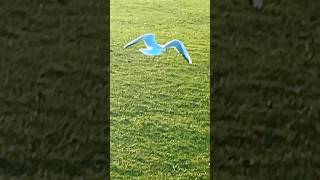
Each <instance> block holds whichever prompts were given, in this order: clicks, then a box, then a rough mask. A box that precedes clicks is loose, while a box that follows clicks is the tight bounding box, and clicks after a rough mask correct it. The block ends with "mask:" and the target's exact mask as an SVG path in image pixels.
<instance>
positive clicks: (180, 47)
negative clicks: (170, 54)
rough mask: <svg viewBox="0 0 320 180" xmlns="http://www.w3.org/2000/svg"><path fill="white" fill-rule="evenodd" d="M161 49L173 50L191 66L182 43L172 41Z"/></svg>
mask: <svg viewBox="0 0 320 180" xmlns="http://www.w3.org/2000/svg"><path fill="white" fill-rule="evenodd" d="M163 48H165V49H167V48H175V49H176V50H177V51H178V52H179V53H180V54H181V55H182V56H183V58H184V59H185V60H186V61H187V62H188V63H189V64H192V60H191V58H190V56H189V54H188V51H187V49H186V47H185V46H184V45H183V43H182V42H181V41H179V40H172V41H170V42H168V43H166V44H165V45H164V46H163Z"/></svg>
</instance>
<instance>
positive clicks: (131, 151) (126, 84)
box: [110, 0, 210, 179]
mask: <svg viewBox="0 0 320 180" xmlns="http://www.w3.org/2000/svg"><path fill="white" fill-rule="evenodd" d="M110 15H111V27H110V28H111V30H110V31H111V95H110V96H111V97H110V98H111V99H110V101H111V104H110V106H111V177H112V179H138V178H139V179H208V177H209V95H210V94H209V93H210V92H209V53H210V51H209V48H210V47H209V32H210V29H209V28H210V26H209V1H207V0H203V1H201V2H192V1H187V0H178V1H171V0H165V1H155V0H150V1H140V0H134V1H124V0H120V1H111V12H110ZM151 32H152V33H155V34H156V38H157V41H158V42H159V43H163V44H164V43H166V42H168V41H169V40H172V39H179V40H181V41H183V42H184V44H185V45H186V47H187V49H188V51H189V54H190V56H191V58H192V59H193V62H194V63H193V64H192V65H189V64H188V63H186V62H185V61H184V60H183V58H182V57H181V56H177V57H176V51H175V50H174V49H172V50H169V51H168V52H167V53H165V54H163V55H162V56H159V57H156V59H155V60H154V61H153V60H152V58H151V57H147V56H145V55H143V54H141V53H140V52H139V50H138V49H139V48H141V47H144V45H143V43H141V44H140V45H138V46H136V47H134V48H132V49H125V50H124V49H123V46H124V45H125V44H126V43H128V42H129V41H131V40H132V39H134V38H136V37H138V36H140V35H142V34H144V33H151Z"/></svg>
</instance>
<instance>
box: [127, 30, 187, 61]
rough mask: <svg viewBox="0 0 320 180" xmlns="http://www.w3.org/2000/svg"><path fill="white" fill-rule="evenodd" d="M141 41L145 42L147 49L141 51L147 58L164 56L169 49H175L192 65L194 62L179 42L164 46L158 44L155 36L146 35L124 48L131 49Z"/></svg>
mask: <svg viewBox="0 0 320 180" xmlns="http://www.w3.org/2000/svg"><path fill="white" fill-rule="evenodd" d="M140 41H143V42H144V44H145V45H146V47H147V48H142V49H139V50H140V51H141V52H142V53H143V54H145V55H147V56H157V55H161V54H163V53H164V52H165V51H166V50H167V49H168V48H174V49H176V51H177V52H178V53H179V54H180V55H181V56H182V57H183V58H184V59H185V60H186V61H187V62H188V63H189V64H192V60H191V58H190V56H189V54H188V51H187V49H186V47H185V46H184V45H183V43H182V42H181V41H179V40H176V39H174V40H172V41H169V42H168V43H166V44H164V45H162V44H158V43H157V41H156V38H155V35H154V34H151V33H150V34H144V35H142V36H140V37H138V38H137V39H134V40H132V41H131V42H129V43H128V44H126V45H125V46H124V48H129V47H131V46H133V45H135V44H137V43H139V42H140Z"/></svg>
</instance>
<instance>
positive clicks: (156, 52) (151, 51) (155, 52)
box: [139, 47, 164, 56]
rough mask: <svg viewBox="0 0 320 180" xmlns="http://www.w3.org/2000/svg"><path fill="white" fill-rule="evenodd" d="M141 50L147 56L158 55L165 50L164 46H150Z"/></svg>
mask: <svg viewBox="0 0 320 180" xmlns="http://www.w3.org/2000/svg"><path fill="white" fill-rule="evenodd" d="M139 50H140V51H141V52H142V53H143V54H145V55H147V56H156V55H160V54H162V53H163V52H164V49H163V48H162V47H149V48H143V49H139Z"/></svg>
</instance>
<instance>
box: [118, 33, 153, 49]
mask: <svg viewBox="0 0 320 180" xmlns="http://www.w3.org/2000/svg"><path fill="white" fill-rule="evenodd" d="M140 41H144V44H145V45H146V46H147V47H148V48H149V47H155V46H157V45H158V43H157V41H156V38H155V36H154V34H144V35H142V36H140V37H138V38H137V39H134V40H132V41H131V42H129V43H128V44H126V45H125V46H124V48H128V47H131V46H133V45H135V44H137V43H138V42H140Z"/></svg>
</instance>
